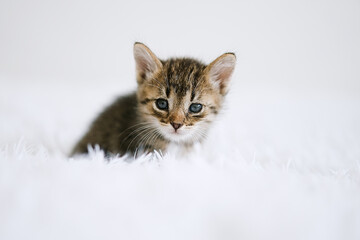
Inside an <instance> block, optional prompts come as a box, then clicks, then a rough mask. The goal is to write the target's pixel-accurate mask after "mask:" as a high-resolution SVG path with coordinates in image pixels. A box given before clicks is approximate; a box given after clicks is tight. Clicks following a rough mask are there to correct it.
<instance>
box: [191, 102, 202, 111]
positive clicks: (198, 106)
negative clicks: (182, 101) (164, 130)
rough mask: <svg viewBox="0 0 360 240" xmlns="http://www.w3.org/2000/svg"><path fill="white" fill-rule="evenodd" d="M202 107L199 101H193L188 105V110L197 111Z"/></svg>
mask: <svg viewBox="0 0 360 240" xmlns="http://www.w3.org/2000/svg"><path fill="white" fill-rule="evenodd" d="M201 109H202V105H201V104H200V103H193V104H191V105H190V107H189V111H190V112H192V113H198V112H200V111H201Z"/></svg>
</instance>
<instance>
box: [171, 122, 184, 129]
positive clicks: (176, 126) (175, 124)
mask: <svg viewBox="0 0 360 240" xmlns="http://www.w3.org/2000/svg"><path fill="white" fill-rule="evenodd" d="M171 125H172V126H173V128H174V129H175V131H176V130H178V129H179V128H181V126H182V124H181V123H174V122H171Z"/></svg>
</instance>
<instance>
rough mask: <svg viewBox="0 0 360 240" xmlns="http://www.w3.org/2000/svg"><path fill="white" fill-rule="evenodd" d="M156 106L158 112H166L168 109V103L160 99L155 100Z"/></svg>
mask: <svg viewBox="0 0 360 240" xmlns="http://www.w3.org/2000/svg"><path fill="white" fill-rule="evenodd" d="M156 106H157V107H158V109H160V110H167V109H168V107H169V104H168V101H167V100H165V99H162V98H159V99H157V100H156Z"/></svg>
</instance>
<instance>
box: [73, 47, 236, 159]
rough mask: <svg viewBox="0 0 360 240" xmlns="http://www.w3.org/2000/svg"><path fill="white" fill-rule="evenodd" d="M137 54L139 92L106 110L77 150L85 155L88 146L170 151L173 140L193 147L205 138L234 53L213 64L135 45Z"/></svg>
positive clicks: (223, 92)
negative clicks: (165, 55) (159, 54)
mask: <svg viewBox="0 0 360 240" xmlns="http://www.w3.org/2000/svg"><path fill="white" fill-rule="evenodd" d="M134 57H135V62H136V76H137V83H138V88H137V91H136V92H134V93H131V94H128V95H126V96H123V97H120V98H118V99H117V100H116V101H115V102H114V103H113V104H112V105H110V106H109V107H108V108H106V109H105V111H103V112H102V113H101V114H100V116H98V118H97V119H95V121H94V122H93V123H92V125H91V127H90V129H89V131H88V132H87V133H86V134H85V136H84V137H83V138H82V139H81V140H80V141H79V142H78V143H77V145H76V146H75V148H74V150H73V154H75V153H86V152H87V151H88V145H91V146H95V145H99V146H100V148H101V149H103V150H104V151H105V152H106V153H109V154H119V155H124V154H125V153H130V154H132V155H135V154H136V153H138V152H139V151H140V152H151V151H153V150H158V151H159V150H160V151H166V149H167V148H168V147H169V145H171V144H176V145H178V146H183V147H185V148H190V147H191V146H192V145H193V144H194V143H195V142H199V141H201V140H202V139H203V138H204V137H205V134H206V132H207V130H208V128H209V126H210V124H211V122H212V121H213V120H214V119H215V117H216V115H217V114H218V112H219V110H220V108H221V105H222V103H223V100H224V96H225V95H226V93H227V90H228V85H229V80H230V76H231V74H232V72H233V70H234V67H235V61H236V58H235V54H234V53H225V54H223V55H221V56H220V57H218V58H217V59H215V60H214V61H213V62H212V63H210V64H209V65H204V64H202V63H201V62H199V61H197V60H194V59H191V58H174V59H168V60H166V61H163V60H160V59H158V58H157V57H156V56H155V54H154V53H153V52H152V51H151V50H150V49H149V48H148V47H146V46H145V45H144V44H142V43H135V45H134Z"/></svg>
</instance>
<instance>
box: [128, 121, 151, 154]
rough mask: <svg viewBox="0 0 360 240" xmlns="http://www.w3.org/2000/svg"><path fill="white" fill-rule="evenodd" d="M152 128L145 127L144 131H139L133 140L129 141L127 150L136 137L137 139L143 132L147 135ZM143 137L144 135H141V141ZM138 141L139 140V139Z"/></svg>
mask: <svg viewBox="0 0 360 240" xmlns="http://www.w3.org/2000/svg"><path fill="white" fill-rule="evenodd" d="M151 130H152V129H151V127H149V128H147V129H145V130H144V131H140V132H139V133H137V134H136V136H135V137H134V138H133V139H132V140H131V142H130V143H129V145H128V147H127V149H126V151H128V150H129V148H130V147H131V144H132V143H133V142H134V141H135V139H137V138H138V137H139V136H141V134H142V133H145V135H147V134H148V133H149V132H151ZM143 137H144V135H143V136H141V137H140V141H141V139H142V138H143ZM137 142H139V141H137ZM135 149H136V148H135Z"/></svg>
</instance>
